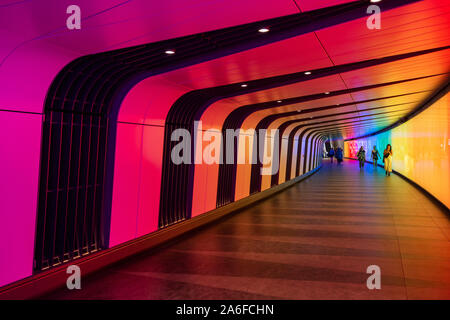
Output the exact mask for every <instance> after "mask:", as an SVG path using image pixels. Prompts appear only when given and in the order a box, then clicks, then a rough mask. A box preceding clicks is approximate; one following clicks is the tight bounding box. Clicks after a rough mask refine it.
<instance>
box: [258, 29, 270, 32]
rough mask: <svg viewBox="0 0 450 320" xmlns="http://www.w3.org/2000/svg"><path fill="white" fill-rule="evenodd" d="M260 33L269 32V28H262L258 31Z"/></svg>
mask: <svg viewBox="0 0 450 320" xmlns="http://www.w3.org/2000/svg"><path fill="white" fill-rule="evenodd" d="M258 32H261V33H266V32H269V28H261V29H259V30H258Z"/></svg>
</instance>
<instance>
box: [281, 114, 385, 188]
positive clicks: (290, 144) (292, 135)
mask: <svg viewBox="0 0 450 320" xmlns="http://www.w3.org/2000/svg"><path fill="white" fill-rule="evenodd" d="M386 118H390V117H378V118H375V119H365V120H361V119H359V117H353V118H352V119H358V120H356V121H354V120H352V119H351V121H350V122H345V123H352V124H353V125H354V123H357V122H368V121H373V120H375V121H378V120H379V119H386ZM342 120H343V119H339V120H329V121H322V122H320V123H313V124H321V125H323V124H324V123H327V124H326V125H325V126H322V127H329V126H336V125H335V124H334V122H336V121H342ZM313 124H301V125H298V126H297V127H295V128H294V129H293V130H291V132H290V134H289V137H288V148H291V149H290V150H288V154H292V148H293V146H294V145H293V142H294V138H295V136H296V135H297V132H298V131H299V130H300V129H302V128H305V127H307V126H308V125H313ZM305 133H306V130H304V131H303V132H301V133H300V135H299V137H298V141H297V144H298V145H297V154H298V157H297V159H296V161H297V163H296V167H295V168H296V172H295V175H296V176H299V175H300V174H301V171H300V161H301V154H302V148H303V145H302V143H303V140H302V139H303V135H304V134H305ZM291 160H292V159H291V158H289V157H288V161H289V163H288V164H289V166H288V167H287V168H289V169H287V170H289V172H286V179H288V177H290V176H291V175H290V170H291V163H290V161H291Z"/></svg>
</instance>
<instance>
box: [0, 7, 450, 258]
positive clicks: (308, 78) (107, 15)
mask: <svg viewBox="0 0 450 320" xmlns="http://www.w3.org/2000/svg"><path fill="white" fill-rule="evenodd" d="M244 2H245V1H244ZM88 3H89V2H86V7H87V8H88V12H87V15H86V19H85V20H84V22H86V31H88V32H90V31H92V35H91V36H86V34H87V33H85V31H83V32H82V33H80V34H78V35H76V34H75V35H71V36H70V37H69V39H70V38H71V39H75V40H76V41H74V43H73V44H72V45H71V44H70V41H68V40H67V38H64V37H63V35H64V34H66V33H67V31H66V30H64V28H61V26H56V25H51V24H48V25H46V26H45V28H44V29H45V30H44V29H42V30H38V32H36V33H33V31H36V30H35V29H33V28H31V29H30V30H31V31H30V32H29V34H27V37H26V38H27V39H25V40H24V41H23V43H21V44H16V43H13V41H11V43H8V45H9V46H10V48H11V50H10V52H6V53H5V52H2V55H1V57H2V60H1V65H2V67H4V66H8V63H9V62H10V61H11V60H10V59H12V58H11V57H13V54H12V53H14V52H20V50H21V48H22V47H26V46H29V45H34V43H37V42H38V43H39V44H42V43H45V44H48V43H51V45H57V46H67V48H65V49H67V51H73V52H76V53H73V52H72V53H71V55H70V56H71V57H76V59H74V60H73V59H72V60H73V61H72V62H71V63H69V64H67V65H66V66H65V67H64V68H63V70H62V71H60V72H59V73H58V75H57V76H56V78H55V79H54V81H53V82H52V85H51V87H50V90H49V91H48V92H47V94H46V100H45V109H44V114H45V118H44V120H45V121H44V127H43V136H44V137H46V139H43V144H42V152H41V173H40V176H41V177H48V178H47V179H41V180H40V190H41V191H40V196H39V209H38V210H39V211H42V212H45V211H46V210H49V209H48V205H47V202H48V199H49V192H50V191H52V190H56V189H58V190H60V189H61V188H60V187H59V186H60V184H61V181H60V180H62V182H63V183H62V184H64V185H65V186H67V188H66V189H68V188H69V185H70V181H66V180H70V179H72V177H64V175H61V174H60V172H65V171H68V170H69V169H68V168H70V167H71V166H77V165H78V166H80V164H81V163H89V165H88V166H87V167H86V168H85V167H83V168H82V169H81V170H85V171H86V172H87V177H86V178H85V180H83V179H81V178H79V177H78V178H77V179H79V181H77V184H78V185H80V186H82V187H81V188H84V189H85V190H89V191H86V195H85V197H86V198H88V197H89V198H91V199H93V200H92V201H93V203H94V207H93V208H92V210H98V211H102V212H105V214H106V215H107V212H110V210H111V197H112V195H111V194H112V185H113V184H112V179H113V173H114V152H115V139H116V129H117V128H116V126H117V123H118V122H119V123H120V122H130V123H139V124H148V123H146V121H147V118H148V116H149V115H152V112H154V110H153V109H158V112H159V113H158V114H157V116H155V117H154V118H153V119H152V121H154V123H152V125H153V124H157V125H161V124H162V125H164V126H165V137H164V160H163V168H162V181H161V201H160V211H161V212H164V213H165V214H164V215H162V214H161V215H160V219H161V221H160V225H162V226H166V225H169V224H170V223H171V222H173V221H175V220H179V219H180V217H181V218H183V217H190V214H191V209H192V208H191V205H192V203H191V201H192V193H193V190H194V188H193V183H194V177H195V174H196V173H195V166H194V165H179V166H175V165H174V164H173V163H171V162H170V161H168V157H170V154H169V152H170V150H171V147H172V146H173V142H172V141H171V140H170V136H171V132H172V131H173V130H175V129H177V128H186V129H188V130H189V131H190V132H191V133H193V131H194V124H193V122H194V121H195V120H202V121H203V123H204V124H205V126H204V129H216V130H217V131H219V132H221V131H224V130H226V129H238V128H257V129H270V128H274V129H280V132H281V135H280V137H279V139H281V138H282V136H283V135H285V136H286V137H287V139H288V140H289V144H288V145H289V146H288V148H292V145H293V143H294V141H298V148H301V147H302V141H303V139H310V138H311V139H316V140H323V139H327V137H334V138H337V137H339V138H343V139H345V138H348V137H357V136H362V135H366V134H370V133H373V132H375V131H379V130H380V129H383V128H385V127H388V126H392V125H393V124H395V123H396V122H398V121H401V120H402V119H405V117H407V116H408V115H409V114H410V113H412V112H414V111H415V110H417V108H420V106H421V105H423V104H424V102H425V101H426V100H427V99H429V98H430V96H432V95H433V93H434V92H435V91H436V90H437V89H438V88H439V87H440V86H442V84H443V83H447V82H448V74H449V66H450V52H449V51H450V50H449V48H450V46H449V43H448V30H449V23H448V21H450V5H449V4H448V3H443V2H442V1H439V0H426V1H418V0H391V1H382V2H381V3H378V5H380V6H381V9H382V28H381V29H380V30H376V31H375V30H369V29H367V27H366V19H367V14H366V9H367V6H368V5H369V4H370V1H368V0H367V1H351V2H349V1H322V2H320V3H321V4H318V1H312V0H296V1H281V2H279V4H278V5H274V4H273V3H271V2H270V1H269V2H263V3H261V2H259V1H249V2H248V3H246V4H242V12H243V13H245V14H243V16H246V15H247V14H248V16H246V17H231V18H230V19H229V20H230V21H228V20H227V19H224V18H223V17H220V13H221V12H220V10H218V9H217V8H222V9H223V8H224V7H225V8H226V6H223V3H222V4H218V5H217V7H215V8H216V9H217V10H216V11H213V13H212V14H211V16H209V17H207V18H205V19H206V20H205V21H206V22H205V24H204V25H202V22H196V23H192V19H191V20H189V19H187V20H186V21H185V22H187V21H189V22H190V23H192V25H193V26H192V27H189V28H186V29H183V28H182V26H180V24H178V23H174V26H173V29H171V30H170V31H167V32H165V31H164V32H161V33H160V34H158V32H154V31H152V32H149V28H148V25H146V24H145V23H143V22H142V21H143V20H145V19H144V18H145V14H144V15H139V10H141V9H148V8H150V7H151V5H146V4H145V3H146V2H145V1H114V2H113V3H112V4H111V2H109V6H110V7H109V8H108V10H102V7H103V6H105V3H106V2H103V1H100V2H98V3H97V4H96V5H91V6H89V4H88ZM239 3H241V2H239ZM83 4H84V2H83ZM22 5H23V6H25V5H26V4H18V5H13V6H12V7H13V9H14V10H16V9H17V10H20V8H21V6H22ZM60 5H61V4H58V5H57V6H60ZM170 5H173V4H172V3H171V2H168V3H167V6H170ZM264 5H267V7H266V8H263V7H264ZM33 6H34V5H33ZM160 6H161V8H160V10H161V11H162V9H164V5H163V4H160ZM207 6H208V5H207V4H206V3H205V2H203V1H199V2H195V1H194V2H189V5H188V7H189V12H190V13H195V12H196V11H198V14H199V15H200V16H207V14H206V13H205V8H206V7H207ZM252 6H254V7H258V9H257V10H256V12H254V13H250V12H251V11H252ZM13 9H12V10H13ZM166 9H167V8H166ZM124 10H125V11H124ZM126 10H129V11H128V12H131V13H133V19H131V20H135V21H134V22H136V21H140V22H137V23H136V24H133V28H132V30H133V32H134V33H130V34H133V36H129V37H128V38H127V35H126V33H125V32H123V31H120V28H115V27H113V26H112V25H114V24H115V23H117V24H118V25H123V24H128V23H129V22H127V21H125V20H122V19H120V14H119V13H120V12H122V13H123V12H126ZM174 10H175V11H176V12H178V14H175V16H174V17H180V16H183V14H182V13H181V9H180V8H178V9H174ZM271 10H273V11H272V12H270V11H271ZM169 11H170V10H169ZM232 11H233V9H227V11H226V12H232ZM5 12H6V11H5ZM3 16H5V19H3V22H0V23H13V22H12V21H11V19H10V18H8V17H7V15H2V17H3ZM195 16H196V15H193V19H194V18H195ZM99 17H100V18H99ZM214 17H219V18H218V21H216V22H213V20H214ZM98 18H99V19H98ZM155 18H156V19H157V20H158V18H157V17H156V15H155ZM161 19H162V18H161ZM261 19H266V20H261ZM0 20H1V19H0ZM94 21H95V22H94ZM255 21H256V22H255ZM134 22H132V23H134ZM243 23H244V24H243ZM187 24H189V23H187ZM206 25H208V26H209V25H212V26H216V27H217V28H216V30H215V31H210V30H211V29H208V28H205V26H206ZM2 26H3V25H2ZM104 26H107V28H111V29H109V30H110V32H106V31H105V32H103V31H104V29H102V28H103V27H104ZM153 27H155V26H153ZM262 27H265V28H268V29H269V32H266V33H259V32H258V29H259V28H262ZM97 29H100V30H103V31H101V32H99V33H96V31H95V30H97ZM111 30H114V31H115V32H117V35H115V34H114V32H111ZM337 35H339V36H337ZM95 36H98V38H99V39H97V41H98V44H97V43H96V39H94V38H95ZM115 36H117V37H115ZM86 37H87V38H86ZM86 39H89V41H86V44H85V45H83V40H86ZM112 39H113V40H112ZM31 43H33V44H31ZM77 45H78V46H79V48H77ZM169 49H170V50H174V51H175V54H173V55H166V54H165V53H164V51H165V50H169ZM1 81H3V82H4V83H7V81H6V80H5V79H1ZM151 81H154V82H153V83H156V82H158V83H164V86H167V87H168V88H170V90H169V89H168V90H167V91H164V92H161V93H153V92H151V90H147V92H146V87H145V85H146V84H147V83H150V84H151ZM3 82H1V83H0V84H2V83H3ZM44 82H45V81H44ZM137 90H141V91H142V92H144V93H142V95H138V97H139V99H137V100H138V101H137V103H136V104H127V103H126V102H127V101H126V99H127V98H129V97H130V96H132V95H133V94H135V93H136V91H137ZM152 94H161V95H163V94H164V95H166V97H165V99H166V100H164V101H162V100H161V105H158V106H157V108H155V106H154V105H152V104H151V103H149V102H148V101H150V100H147V99H148V98H150V97H151V95H152ZM5 101H6V102H8V100H5ZM133 108H134V109H133ZM299 111H300V112H299ZM155 114H156V113H155ZM295 139H297V140H295ZM226 142H227V141H226V138H224V141H223V144H224V145H225V146H226ZM305 147H306V146H305ZM58 148H59V149H58ZM68 148H73V149H68ZM280 148H281V146H280ZM310 148H312V146H310ZM75 149H76V150H75ZM74 150H75V151H74ZM86 150H87V151H86ZM71 154H79V158H78V159H72V158H71V157H70V155H71ZM312 154H313V152H312V150H311V151H310V152H309V153H307V155H308V157H309V158H310V159H311V157H312ZM289 161H292V159H288V163H289ZM52 163H58V165H57V166H53V165H51V164H52ZM301 164H302V166H303V169H301V168H300V165H301ZM260 166H261V164H260V163H257V164H254V165H253V166H252V176H254V178H255V179H252V182H251V185H250V193H254V192H258V191H260V190H261V189H262V181H261V176H260V175H259V174H258V170H259V168H260ZM307 166H311V160H310V161H309V162H308V161H304V162H302V163H301V162H300V158H298V159H297V165H296V166H295V170H297V172H296V174H297V175H298V174H299V172H300V171H302V170H303V172H305V171H306V167H307ZM290 170H291V166H290V165H287V168H286V172H283V173H280V174H282V175H285V177H283V178H284V179H286V180H287V179H288V178H289V177H291V172H290ZM218 175H219V177H220V179H221V181H223V183H221V184H220V185H219V186H218V190H217V201H216V202H217V206H221V205H224V204H226V203H229V202H231V201H234V199H235V190H234V188H235V183H234V182H235V181H236V175H237V169H236V167H235V166H233V165H220V166H219V167H218ZM271 179H272V180H271V185H274V184H277V183H278V179H279V177H278V174H277V175H274V176H272V177H271ZM173 181H176V182H177V183H178V184H179V185H180V187H179V188H176V190H172V189H173V188H172V187H173V186H172V182H173ZM90 186H95V187H94V188H91V187H90ZM84 189H83V190H84ZM66 191H67V190H66ZM175 199H176V201H174V200H175ZM176 202H179V203H178V205H177V206H178V207H174V203H176ZM43 216H45V214H44V215H43ZM106 219H107V218H106ZM39 223H44V222H43V221H41V222H39V221H38V224H39ZM38 230H39V226H38ZM102 232H103V233H107V232H108V230H102ZM37 238H42V237H39V236H38V237H37ZM107 238H108V235H107V234H104V235H102V239H107ZM38 255H39V253H38Z"/></svg>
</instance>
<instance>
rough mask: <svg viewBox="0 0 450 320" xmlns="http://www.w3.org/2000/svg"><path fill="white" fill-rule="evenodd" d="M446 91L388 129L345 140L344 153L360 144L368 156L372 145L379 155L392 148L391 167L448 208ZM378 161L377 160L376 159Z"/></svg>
mask: <svg viewBox="0 0 450 320" xmlns="http://www.w3.org/2000/svg"><path fill="white" fill-rule="evenodd" d="M449 106H450V94H449V93H448V92H447V94H446V95H445V96H443V97H441V98H440V99H439V100H437V101H436V102H435V103H434V104H432V105H431V106H430V107H428V108H427V109H426V110H424V111H423V112H421V113H420V114H418V115H417V116H415V117H413V118H412V119H410V120H408V121H407V122H405V123H403V124H401V125H400V126H398V127H395V128H393V129H392V130H389V131H386V132H383V133H380V134H378V135H375V136H372V137H367V138H363V139H357V140H351V141H346V142H345V156H346V157H350V158H356V153H357V152H358V150H359V148H360V147H361V146H363V147H364V149H365V150H366V159H368V160H369V159H370V154H371V151H372V148H373V146H376V147H377V149H378V151H379V152H380V154H381V155H383V150H384V149H385V148H386V145H387V144H391V145H392V150H393V152H394V156H393V162H392V168H393V170H395V171H398V172H399V173H401V174H402V175H404V176H405V177H407V178H408V179H410V180H412V181H414V182H415V183H417V184H418V185H420V186H421V187H422V188H424V189H425V190H427V191H428V192H429V193H431V194H432V195H433V196H434V197H436V198H437V199H438V200H439V201H441V202H442V203H443V204H445V205H446V206H447V208H450V108H449ZM379 162H381V161H379Z"/></svg>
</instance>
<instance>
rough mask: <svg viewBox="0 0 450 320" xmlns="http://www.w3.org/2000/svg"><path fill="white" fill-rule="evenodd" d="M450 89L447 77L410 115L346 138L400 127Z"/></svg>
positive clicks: (371, 134)
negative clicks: (378, 128) (373, 129)
mask: <svg viewBox="0 0 450 320" xmlns="http://www.w3.org/2000/svg"><path fill="white" fill-rule="evenodd" d="M449 90H450V77H447V79H446V80H445V82H444V84H443V85H441V86H439V88H438V89H437V90H436V91H435V92H434V93H433V94H432V95H431V97H429V98H428V99H427V100H425V102H423V103H422V104H421V105H419V106H418V107H417V108H416V109H415V110H413V111H412V112H411V113H409V114H408V115H406V116H405V117H403V118H401V119H400V120H398V121H396V122H394V123H393V124H391V125H389V126H387V127H386V128H383V129H381V130H378V131H376V132H373V133H369V134H367V135H364V136H360V137H357V138H350V139H346V140H345V141H350V140H357V139H363V138H367V137H371V136H375V135H378V134H380V133H383V132H386V131H389V130H392V129H394V128H395V127H398V126H399V125H401V124H403V123H405V122H406V121H408V120H409V119H411V118H413V117H415V116H417V115H418V114H420V113H421V112H423V111H425V110H426V109H427V108H428V107H430V106H431V105H432V104H433V103H435V102H436V101H437V100H439V99H440V98H442V97H443V96H444V95H446V94H447V93H448V92H449Z"/></svg>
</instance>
